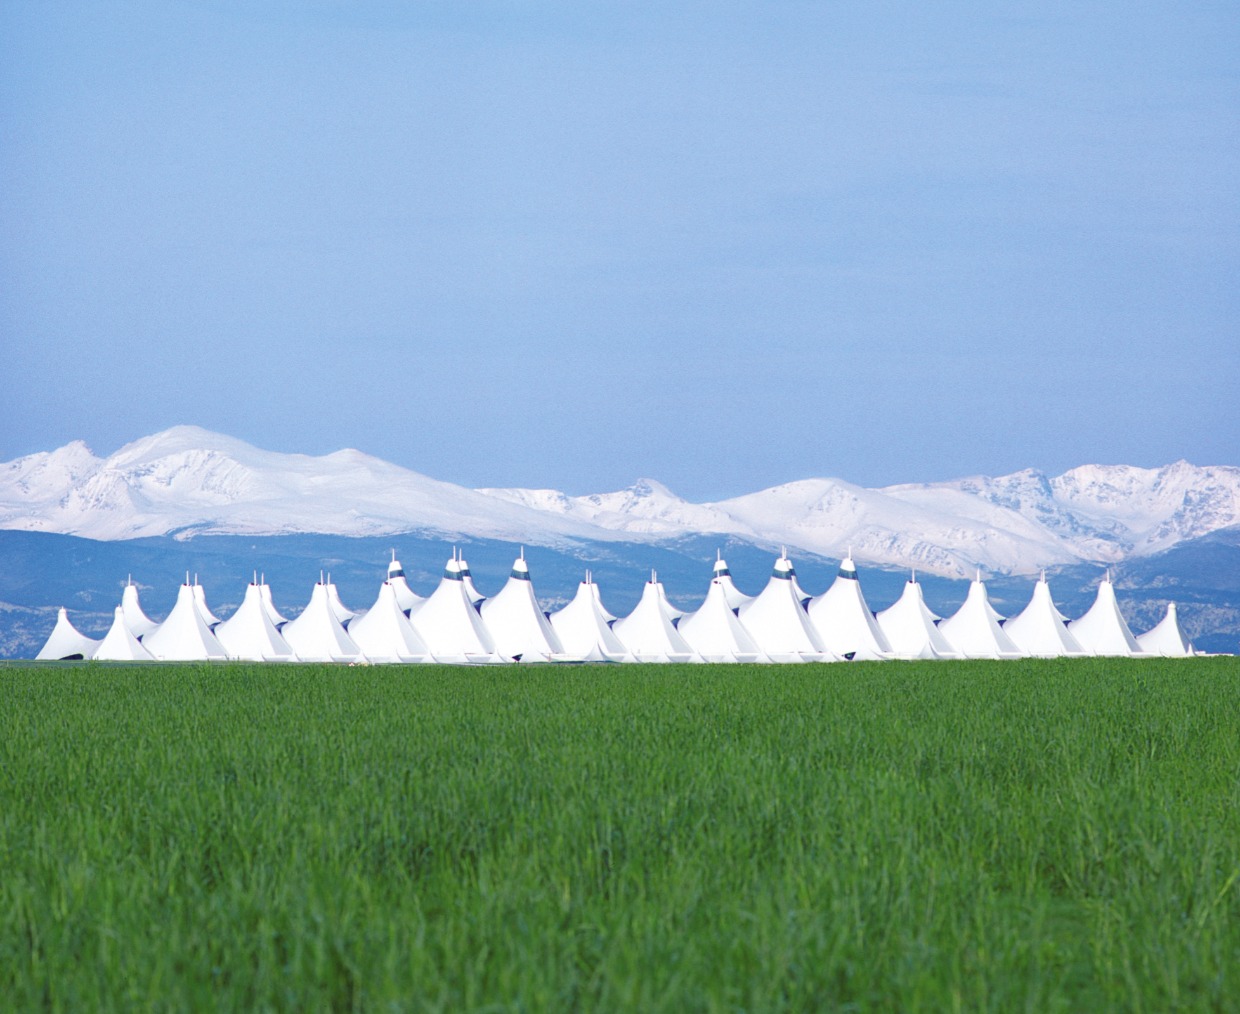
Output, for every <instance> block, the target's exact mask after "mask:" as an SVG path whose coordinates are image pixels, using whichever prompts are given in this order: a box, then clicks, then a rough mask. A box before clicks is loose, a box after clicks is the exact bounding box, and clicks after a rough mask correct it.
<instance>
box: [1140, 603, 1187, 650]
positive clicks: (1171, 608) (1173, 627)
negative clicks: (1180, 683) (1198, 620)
mask: <svg viewBox="0 0 1240 1014" xmlns="http://www.w3.org/2000/svg"><path fill="white" fill-rule="evenodd" d="M1137 645H1138V646H1139V647H1140V648H1141V650H1142V651H1143V652H1145V653H1146V654H1147V655H1161V656H1163V657H1164V658H1186V657H1188V656H1189V655H1192V654H1194V652H1193V646H1192V644H1191V643H1189V640H1188V635H1187V634H1185V633H1184V628H1183V627H1181V626H1180V618H1179V616H1178V615H1177V613H1176V609H1175V603H1174V602H1168V603H1167V614H1166V615H1165V616H1164V617H1163V618H1162V619H1161V620H1159V621H1158V624H1157V626H1155V627H1153V628H1152V629H1150V630H1147V631H1146V632H1145V633H1144V634H1139V635H1138V636H1137Z"/></svg>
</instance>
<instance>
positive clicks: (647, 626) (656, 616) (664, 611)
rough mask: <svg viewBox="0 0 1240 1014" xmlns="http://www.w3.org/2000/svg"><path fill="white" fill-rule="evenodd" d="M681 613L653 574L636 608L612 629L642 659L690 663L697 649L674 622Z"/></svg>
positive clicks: (630, 651)
mask: <svg viewBox="0 0 1240 1014" xmlns="http://www.w3.org/2000/svg"><path fill="white" fill-rule="evenodd" d="M680 615H681V613H680V610H678V609H676V608H675V607H674V606H672V604H671V603H670V602H668V601H667V595H666V594H665V593H664V591H663V585H662V584H661V583H660V582H659V580H658V575H656V574H651V575H650V580H649V581H647V582H646V585H645V587H644V588H643V589H642V597H641V599H640V600H639V601H638V603H637V605H636V606H635V607H634V609H633V611H632V612H631V613H629V615H628V616H626V617H624V618H623V619H620V620H616V622H615V623H613V624H612V625H611V629H612V632H613V633H615V635H616V636H617V637H618V638H620V641H621V643H622V644H623V645H624V646H625V648H626V649H627V650H628V652H629V654H630V655H632V656H633V657H634V658H636V659H637V660H638V661H639V662H688V661H691V660H692V658H693V649H692V648H690V647H689V644H688V642H687V641H686V640H685V639H684V638H683V637H682V636H681V635H680V634H679V632H677V630H676V626H675V624H674V623H673V619H674V618H676V617H679V616H680Z"/></svg>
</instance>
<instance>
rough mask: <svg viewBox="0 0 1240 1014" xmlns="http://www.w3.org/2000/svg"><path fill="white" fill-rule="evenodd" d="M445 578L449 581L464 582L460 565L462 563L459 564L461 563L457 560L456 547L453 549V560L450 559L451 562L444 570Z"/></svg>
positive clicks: (445, 565)
mask: <svg viewBox="0 0 1240 1014" xmlns="http://www.w3.org/2000/svg"><path fill="white" fill-rule="evenodd" d="M443 576H444V577H445V578H447V579H448V580H449V581H460V580H462V578H461V564H460V562H459V561H458V560H457V558H456V549H455V547H454V548H453V550H452V559H450V560H449V561H448V562H447V563H446V564H444V568H443Z"/></svg>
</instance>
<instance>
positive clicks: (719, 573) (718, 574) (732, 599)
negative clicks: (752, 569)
mask: <svg viewBox="0 0 1240 1014" xmlns="http://www.w3.org/2000/svg"><path fill="white" fill-rule="evenodd" d="M713 577H714V579H715V580H716V581H719V582H720V583H722V585H723V594H724V597H725V598H726V599H727V600H728V605H729V606H731V607H732V608H733V609H740V608H741V607H742V606H744V605H745V604H746V603H749V602H752V601H753V598H754V597H753V596H752V595H746V594H745V593H744V592H743V591H741V590H740V589H739V588H737V587H736V585H735V584H734V583H733V582H732V571H731V570H729V569H728V561H727V560H725V559H724V558H723V555H722V554H721V553H720V552H719V551H718V550H716V552H715V568H714V573H713Z"/></svg>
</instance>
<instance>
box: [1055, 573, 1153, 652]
mask: <svg viewBox="0 0 1240 1014" xmlns="http://www.w3.org/2000/svg"><path fill="white" fill-rule="evenodd" d="M1068 630H1069V631H1071V633H1072V636H1073V637H1075V638H1076V639H1077V641H1078V642H1079V643H1080V645H1081V647H1082V648H1084V649H1085V650H1086V651H1088V652H1089V653H1090V654H1091V655H1121V656H1122V655H1140V654H1142V651H1141V646H1140V645H1139V644H1138V643H1137V639H1136V638H1135V637H1133V636H1132V631H1131V630H1129V629H1128V624H1127V623H1125V622H1124V614H1123V613H1121V612H1120V611H1119V603H1118V602H1116V601H1115V585H1113V584H1112V583H1111V575H1110V574H1108V575H1107V576H1106V577H1105V578H1104V579H1103V580H1102V582H1101V583H1100V584H1099V585H1098V594H1097V596H1096V597H1095V598H1094V604H1093V605H1092V606H1090V607H1089V611H1088V612H1086V613H1085V615H1084V616H1082V617H1081V618H1080V619H1079V620H1073V621H1072V622H1071V623H1069V624H1068Z"/></svg>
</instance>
